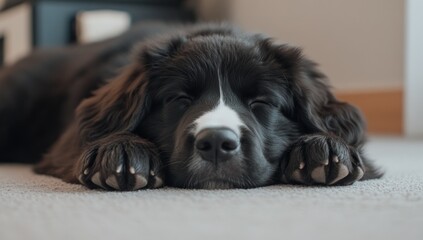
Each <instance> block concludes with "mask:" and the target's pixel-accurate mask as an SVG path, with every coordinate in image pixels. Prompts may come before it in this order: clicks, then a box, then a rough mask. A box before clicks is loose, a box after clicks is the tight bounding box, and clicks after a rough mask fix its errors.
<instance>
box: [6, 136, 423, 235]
mask: <svg viewBox="0 0 423 240" xmlns="http://www.w3.org/2000/svg"><path fill="white" fill-rule="evenodd" d="M368 152H369V155H370V156H371V157H373V158H374V159H377V160H378V163H379V165H383V166H384V167H385V169H386V170H387V174H386V176H385V177H384V178H383V179H382V180H373V181H367V182H359V183H356V184H354V185H353V186H348V187H299V186H288V185H286V186H283V185H280V186H270V187H265V188H259V189H250V190H220V191H217V190H216V191H211V190H196V191H194V190H181V189H169V188H166V189H160V190H147V191H138V192H124V193H120V192H103V191H93V190H87V189H85V188H84V187H82V186H79V185H72V184H66V183H63V182H61V181H60V180H58V179H55V178H51V177H46V176H39V175H34V174H33V173H32V172H31V171H30V168H29V167H28V166H19V165H0V239H1V240H11V239H40V240H41V239H42V240H49V239H78V240H82V239H90V240H94V239H101V240H105V239H129V238H131V239H139V240H147V239H172V240H175V239H187V240H188V239H196V240H200V239H201V240H203V239H219V240H221V239H307V240H308V239H312V240H314V239H372V240H373V239H383V240H388V239H403V240H409V239H419V240H421V239H423V157H422V156H423V141H422V140H419V141H418V140H400V139H386V138H385V139H382V138H376V139H373V140H372V141H371V142H370V144H369V146H368Z"/></svg>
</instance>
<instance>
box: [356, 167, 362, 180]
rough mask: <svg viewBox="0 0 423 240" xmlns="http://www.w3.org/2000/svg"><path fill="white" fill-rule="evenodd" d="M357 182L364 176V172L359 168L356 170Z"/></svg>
mask: <svg viewBox="0 0 423 240" xmlns="http://www.w3.org/2000/svg"><path fill="white" fill-rule="evenodd" d="M357 172H358V173H357V181H358V180H360V179H361V178H362V177H363V176H364V171H363V169H361V167H358V168H357Z"/></svg>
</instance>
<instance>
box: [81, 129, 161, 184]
mask: <svg viewBox="0 0 423 240" xmlns="http://www.w3.org/2000/svg"><path fill="white" fill-rule="evenodd" d="M160 169H161V168H160V161H159V159H158V156H157V153H156V152H155V151H154V146H152V144H151V143H149V142H147V141H145V140H143V139H141V138H139V137H138V136H135V135H132V134H119V135H113V136H110V137H108V138H105V139H102V140H100V141H97V142H95V143H94V144H91V145H90V146H89V147H87V148H86V149H85V151H84V152H83V153H82V155H81V157H80V159H79V160H78V164H77V165H76V168H75V176H76V177H77V178H78V180H79V181H80V182H81V183H82V184H83V185H85V186H87V187H89V188H99V187H100V188H103V189H106V190H121V191H130V190H138V189H142V188H157V187H160V186H162V185H163V174H162V172H161V170H160Z"/></svg>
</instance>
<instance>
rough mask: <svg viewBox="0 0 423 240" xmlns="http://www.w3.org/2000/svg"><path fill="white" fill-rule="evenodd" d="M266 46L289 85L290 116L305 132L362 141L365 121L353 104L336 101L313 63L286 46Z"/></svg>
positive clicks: (353, 143) (325, 80) (300, 53)
mask: <svg viewBox="0 0 423 240" xmlns="http://www.w3.org/2000/svg"><path fill="white" fill-rule="evenodd" d="M268 46H270V47H271V48H273V49H272V52H273V54H274V58H275V59H276V61H277V62H278V63H279V64H280V65H281V66H282V71H283V74H284V76H285V78H286V80H287V81H288V82H289V84H290V89H291V91H292V95H293V100H294V104H295V107H294V114H293V117H294V118H295V119H296V121H297V122H299V123H301V125H302V126H303V128H304V130H305V132H306V133H318V132H323V133H330V134H334V135H336V136H339V137H341V138H343V139H344V140H345V141H346V142H347V143H349V144H351V145H353V146H358V145H361V144H362V143H363V142H364V140H365V122H364V120H363V117H362V115H361V113H360V111H359V110H358V109H357V108H355V107H354V106H352V105H350V104H348V103H344V102H340V101H338V100H337V99H336V98H335V96H334V95H333V94H332V92H331V91H330V87H329V85H328V83H327V79H326V77H325V75H324V74H322V73H321V72H320V71H319V70H318V69H317V65H316V64H315V63H314V62H312V61H310V60H308V59H307V58H305V57H304V56H303V55H302V52H301V49H299V48H296V47H291V46H288V45H279V46H271V45H268Z"/></svg>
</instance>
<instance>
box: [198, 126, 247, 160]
mask: <svg viewBox="0 0 423 240" xmlns="http://www.w3.org/2000/svg"><path fill="white" fill-rule="evenodd" d="M195 149H196V150H197V152H198V153H199V155H200V156H201V157H202V159H203V160H205V161H209V162H213V163H215V164H218V163H220V162H226V161H228V160H230V159H231V158H233V157H234V156H235V155H236V154H237V153H238V152H239V151H240V139H239V136H238V135H237V134H236V133H235V132H234V131H232V130H231V129H229V128H207V129H204V130H202V131H201V132H199V133H198V134H197V135H196V137H195Z"/></svg>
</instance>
